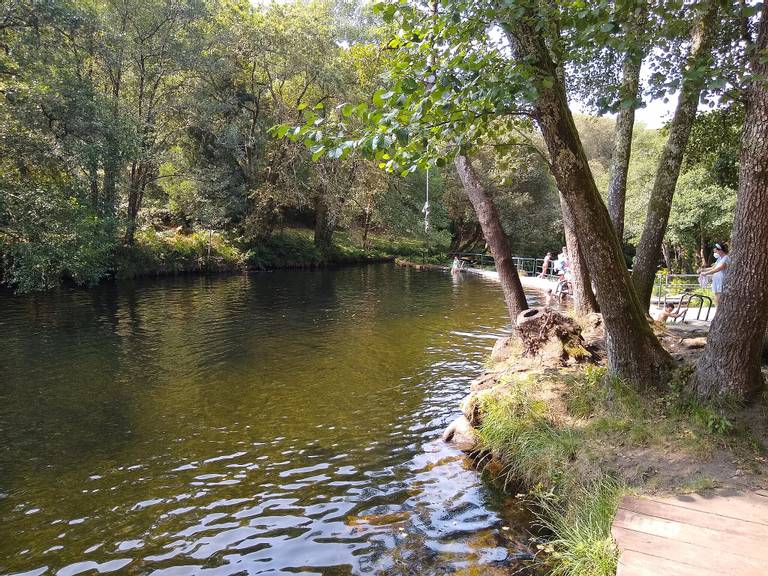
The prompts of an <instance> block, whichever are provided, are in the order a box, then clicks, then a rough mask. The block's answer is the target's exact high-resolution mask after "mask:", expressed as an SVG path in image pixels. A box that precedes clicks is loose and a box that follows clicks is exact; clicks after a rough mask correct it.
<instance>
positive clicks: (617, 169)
mask: <svg viewBox="0 0 768 576" xmlns="http://www.w3.org/2000/svg"><path fill="white" fill-rule="evenodd" d="M641 64H642V59H639V58H637V57H636V56H635V55H634V54H632V53H627V55H626V56H625V59H624V64H623V66H622V69H621V74H622V79H621V94H622V98H623V99H625V100H626V99H630V98H631V99H632V100H633V102H632V105H631V106H626V105H625V104H624V103H622V108H621V110H620V111H619V114H618V116H616V137H615V138H616V141H615V143H614V148H613V157H612V158H611V177H610V181H609V182H608V213H609V214H610V216H611V222H612V223H613V228H614V230H616V236H618V238H619V242H622V243H623V240H624V204H625V199H626V196H627V174H628V172H629V158H630V154H631V152H632V130H633V128H634V126H635V107H636V102H637V91H638V87H639V85H640V65H641Z"/></svg>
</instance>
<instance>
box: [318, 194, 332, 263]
mask: <svg viewBox="0 0 768 576" xmlns="http://www.w3.org/2000/svg"><path fill="white" fill-rule="evenodd" d="M334 221H335V218H333V216H332V214H331V208H330V206H329V205H328V200H327V198H325V197H324V196H323V195H322V194H320V195H319V196H318V197H317V199H316V200H315V248H317V249H319V250H322V251H325V250H328V249H329V248H330V247H331V245H332V244H333V233H334V231H335V229H336V225H335V222H334Z"/></svg>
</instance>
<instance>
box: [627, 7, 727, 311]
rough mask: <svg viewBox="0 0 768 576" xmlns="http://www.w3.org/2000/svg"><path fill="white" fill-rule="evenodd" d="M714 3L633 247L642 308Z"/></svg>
mask: <svg viewBox="0 0 768 576" xmlns="http://www.w3.org/2000/svg"><path fill="white" fill-rule="evenodd" d="M717 10H718V2H717V0H709V2H708V5H707V11H706V12H705V13H704V15H703V16H702V18H701V20H699V22H698V23H697V24H696V26H695V27H694V30H693V37H692V38H691V49H690V53H689V55H688V58H687V59H686V71H688V72H691V71H693V72H692V73H688V74H685V76H684V78H683V84H682V87H681V89H680V99H679V100H678V102H677V108H676V109H675V115H674V117H673V118H672V123H671V124H670V126H669V136H668V137H667V142H666V144H665V145H664V150H663V151H662V153H661V158H660V159H659V166H658V168H657V170H656V179H655V180H654V183H653V190H652V191H651V197H650V199H649V201H648V212H647V215H646V219H645V226H644V228H643V233H642V235H641V237H640V242H639V244H638V246H637V256H636V258H635V264H634V267H633V271H632V281H633V282H634V284H635V289H636V290H637V294H638V296H639V297H640V302H641V303H642V304H643V306H645V307H646V308H647V307H648V306H650V303H651V293H652V292H653V282H654V279H655V277H656V265H657V263H658V261H659V255H660V254H661V242H662V240H663V239H664V234H665V233H666V231H667V223H668V222H669V212H670V210H671V208H672V197H673V195H674V193H675V187H676V186H677V178H678V176H679V175H680V166H681V165H682V162H683V154H684V153H685V148H686V146H687V144H688V137H689V136H690V134H691V127H692V126H693V122H694V120H695V119H696V109H697V108H698V105H699V97H700V96H701V90H702V88H703V87H704V83H705V80H706V74H702V73H701V69H702V68H704V67H707V66H708V65H709V62H710V61H711V59H712V42H713V39H714V36H715V34H716V32H717V28H716V24H717Z"/></svg>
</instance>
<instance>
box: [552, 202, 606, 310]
mask: <svg viewBox="0 0 768 576" xmlns="http://www.w3.org/2000/svg"><path fill="white" fill-rule="evenodd" d="M560 208H561V209H562V212H563V230H564V232H565V245H566V247H567V248H568V261H569V263H570V265H571V271H572V272H573V307H574V309H575V310H576V311H577V312H579V313H581V314H589V313H590V312H598V311H599V310H600V308H599V306H598V305H597V300H596V299H595V293H594V292H593V291H592V278H591V277H590V275H589V270H588V269H587V263H586V261H585V260H584V253H583V252H582V250H581V245H580V244H579V240H578V237H577V236H576V229H575V226H574V223H573V215H572V214H571V211H570V209H569V208H568V205H567V204H566V203H565V199H564V198H563V195H562V194H560Z"/></svg>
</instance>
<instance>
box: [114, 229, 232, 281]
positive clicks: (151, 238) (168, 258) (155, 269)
mask: <svg viewBox="0 0 768 576" xmlns="http://www.w3.org/2000/svg"><path fill="white" fill-rule="evenodd" d="M208 242H209V233H208V232H204V231H202V232H194V233H193V234H177V233H158V232H155V230H153V229H149V230H142V231H141V232H139V233H137V234H136V238H135V240H134V243H133V245H132V246H123V247H121V248H120V249H119V250H118V252H117V258H116V265H115V268H116V270H115V276H116V277H117V278H136V277H138V276H152V275H163V274H182V273H186V272H201V271H212V272H224V271H233V270H238V269H240V268H242V265H243V257H242V254H241V253H240V251H239V250H238V249H237V248H235V247H234V246H232V245H231V244H229V243H227V242H226V240H225V239H224V238H223V237H222V236H221V235H220V234H218V233H214V234H213V235H212V236H210V242H211V252H210V258H209V256H208Z"/></svg>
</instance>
